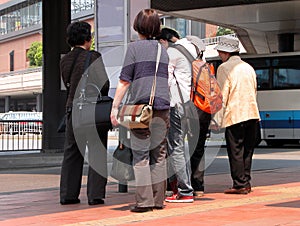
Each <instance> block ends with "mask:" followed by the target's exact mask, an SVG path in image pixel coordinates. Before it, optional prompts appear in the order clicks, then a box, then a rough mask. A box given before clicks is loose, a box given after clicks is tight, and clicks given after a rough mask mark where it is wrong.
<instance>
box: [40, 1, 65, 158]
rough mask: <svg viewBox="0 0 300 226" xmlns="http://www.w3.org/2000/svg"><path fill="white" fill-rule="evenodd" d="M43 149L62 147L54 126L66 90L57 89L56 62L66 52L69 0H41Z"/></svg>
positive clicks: (58, 119)
mask: <svg viewBox="0 0 300 226" xmlns="http://www.w3.org/2000/svg"><path fill="white" fill-rule="evenodd" d="M42 3H43V145H42V149H43V152H57V151H62V150H63V145H64V134H63V133H57V127H58V124H59V121H60V118H61V117H62V115H64V112H65V100H66V91H62V90H61V78H60V68H59V63H60V59H61V55H62V54H65V53H67V52H69V50H70V47H69V46H68V45H67V43H66V28H67V25H68V24H69V23H70V21H71V0H51V1H47V0H43V2H42Z"/></svg>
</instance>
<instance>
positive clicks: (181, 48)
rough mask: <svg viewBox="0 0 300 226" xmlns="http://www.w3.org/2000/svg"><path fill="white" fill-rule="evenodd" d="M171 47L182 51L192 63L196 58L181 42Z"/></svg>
mask: <svg viewBox="0 0 300 226" xmlns="http://www.w3.org/2000/svg"><path fill="white" fill-rule="evenodd" d="M171 47H173V48H175V49H177V50H178V51H179V52H181V53H182V54H183V55H184V56H185V57H186V58H187V59H188V61H189V62H190V63H192V62H193V61H194V60H195V58H194V57H193V56H192V54H191V53H190V52H189V51H188V50H187V49H186V48H185V47H184V46H183V45H180V44H175V45H172V46H171Z"/></svg>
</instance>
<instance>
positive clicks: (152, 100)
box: [149, 43, 161, 106]
mask: <svg viewBox="0 0 300 226" xmlns="http://www.w3.org/2000/svg"><path fill="white" fill-rule="evenodd" d="M157 48H158V49H157V56H156V67H155V74H154V79H153V84H152V88H151V94H150V100H149V105H150V106H152V105H153V102H154V96H155V90H156V75H157V70H158V65H159V61H160V55H161V44H160V43H158V46H157Z"/></svg>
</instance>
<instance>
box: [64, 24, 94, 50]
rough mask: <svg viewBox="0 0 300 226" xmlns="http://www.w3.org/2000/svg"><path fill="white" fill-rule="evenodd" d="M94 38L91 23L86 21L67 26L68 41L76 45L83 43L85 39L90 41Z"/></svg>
mask: <svg viewBox="0 0 300 226" xmlns="http://www.w3.org/2000/svg"><path fill="white" fill-rule="evenodd" d="M91 39H92V33H91V25H90V24H89V23H87V22H84V21H77V22H73V23H71V24H70V25H69V26H68V27H67V43H68V44H69V45H70V46H71V47H74V46H76V45H83V44H84V42H85V41H87V42H89V41H90V40H91Z"/></svg>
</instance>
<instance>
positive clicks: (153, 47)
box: [120, 40, 170, 110]
mask: <svg viewBox="0 0 300 226" xmlns="http://www.w3.org/2000/svg"><path fill="white" fill-rule="evenodd" d="M157 45H158V42H157V41H156V40H139V41H136V42H133V43H129V45H128V48H127V52H126V56H125V59H124V64H123V68H122V71H121V75H120V79H121V80H124V81H127V82H130V83H131V85H130V88H129V100H128V103H130V104H141V103H143V104H144V103H148V102H149V98H150V93H151V87H152V83H153V79H154V74H155V65H156V57H157V49H158V48H157ZM161 49H162V51H161V57H160V62H159V67H158V71H157V77H156V79H157V82H156V92H155V98H154V106H153V108H154V109H155V110H166V109H169V107H170V97H169V88H168V63H169V58H168V54H167V51H166V49H165V48H164V47H163V46H162V47H161Z"/></svg>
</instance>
